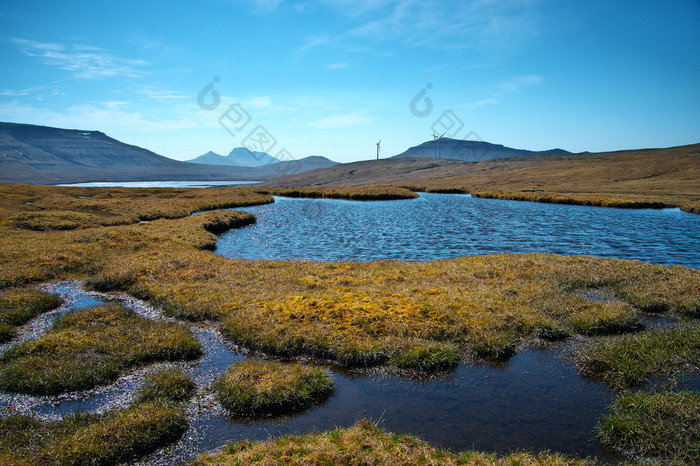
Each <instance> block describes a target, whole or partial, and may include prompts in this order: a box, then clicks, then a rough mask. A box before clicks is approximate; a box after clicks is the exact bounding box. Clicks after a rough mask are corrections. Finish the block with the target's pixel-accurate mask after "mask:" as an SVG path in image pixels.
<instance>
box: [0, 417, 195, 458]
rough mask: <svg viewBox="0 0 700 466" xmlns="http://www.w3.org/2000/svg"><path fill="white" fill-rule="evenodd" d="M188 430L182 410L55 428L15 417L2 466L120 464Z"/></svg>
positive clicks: (1, 426) (1, 448)
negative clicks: (22, 465) (3, 465)
mask: <svg viewBox="0 0 700 466" xmlns="http://www.w3.org/2000/svg"><path fill="white" fill-rule="evenodd" d="M186 429H187V420H186V417H185V414H184V412H183V411H182V410H181V409H180V408H177V407H174V406H170V405H164V404H159V403H139V404H135V405H133V406H131V407H129V408H125V409H121V410H117V411H111V412H108V413H105V414H101V415H89V414H75V415H71V416H69V417H67V418H65V419H64V420H62V421H55V422H44V421H38V420H34V419H32V418H29V417H27V416H20V415H9V416H5V417H2V418H0V460H1V461H2V464H8V465H12V464H32V465H34V464H45V465H87V464H90V465H111V464H118V463H122V462H129V461H132V460H135V459H138V458H139V457H141V456H143V455H146V454H148V453H151V452H153V451H155V450H156V449H158V448H160V447H162V446H165V445H167V444H169V443H171V442H173V441H175V440H177V439H178V438H179V437H180V436H181V435H182V434H183V433H184V432H185V430H186Z"/></svg>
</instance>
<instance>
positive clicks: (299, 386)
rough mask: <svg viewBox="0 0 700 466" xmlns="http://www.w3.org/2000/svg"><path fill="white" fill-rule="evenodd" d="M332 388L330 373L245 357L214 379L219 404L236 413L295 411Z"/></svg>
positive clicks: (309, 404) (313, 367) (256, 413)
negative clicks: (244, 359)
mask: <svg viewBox="0 0 700 466" xmlns="http://www.w3.org/2000/svg"><path fill="white" fill-rule="evenodd" d="M334 389H335V383H334V382H333V378H332V377H331V375H330V373H329V372H328V371H327V370H325V369H323V368H320V367H315V366H309V365H302V364H299V363H284V362H277V361H256V360H252V359H250V360H246V361H242V362H238V363H236V364H234V365H232V366H231V367H230V368H229V369H228V371H226V373H225V374H224V375H222V376H221V378H219V380H217V382H216V391H217V393H218V396H219V399H220V400H221V403H222V404H223V405H224V406H225V407H226V408H227V409H228V410H229V411H231V412H232V413H233V414H235V415H237V416H270V415H277V414H284V413H288V412H292V411H299V410H302V409H305V408H308V407H309V406H311V405H313V404H314V403H318V402H320V401H322V400H323V399H325V398H327V397H328V396H329V395H330V394H331V393H332V392H333V390H334Z"/></svg>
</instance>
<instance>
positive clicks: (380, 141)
mask: <svg viewBox="0 0 700 466" xmlns="http://www.w3.org/2000/svg"><path fill="white" fill-rule="evenodd" d="M381 143H382V140H381V139H380V140H379V142H378V143H377V160H379V144H381Z"/></svg>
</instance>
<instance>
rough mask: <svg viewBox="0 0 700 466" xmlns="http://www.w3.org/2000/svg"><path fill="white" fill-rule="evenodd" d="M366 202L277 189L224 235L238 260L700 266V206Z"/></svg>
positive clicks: (222, 246)
mask: <svg viewBox="0 0 700 466" xmlns="http://www.w3.org/2000/svg"><path fill="white" fill-rule="evenodd" d="M420 196H421V197H420V198H418V199H409V200H401V201H373V202H357V201H343V200H333V199H290V198H281V197H277V198H275V203H273V204H269V205H265V206H256V207H249V208H245V209H240V210H246V211H248V212H251V213H254V214H255V215H256V216H257V223H256V224H254V225H249V226H246V227H244V228H241V229H236V230H231V231H229V232H227V233H225V234H223V235H222V236H221V237H220V238H219V241H218V243H217V250H216V252H217V253H218V254H221V255H223V256H225V257H229V258H235V259H269V260H299V259H306V260H313V261H343V260H355V261H370V260H379V259H394V260H402V261H430V260H436V259H448V258H453V257H458V256H466V255H477V254H495V253H527V252H550V253H555V254H581V255H591V256H600V257H615V258H620V259H637V260H641V261H645V262H654V263H658V264H664V265H684V266H687V267H693V268H700V215H696V214H689V213H685V212H682V211H681V210H680V209H661V210H653V209H639V210H637V209H612V208H602V207H587V206H575V205H561V204H542V203H534V202H522V201H504V200H498V199H481V198H475V197H471V196H467V195H456V194H434V193H421V195H420Z"/></svg>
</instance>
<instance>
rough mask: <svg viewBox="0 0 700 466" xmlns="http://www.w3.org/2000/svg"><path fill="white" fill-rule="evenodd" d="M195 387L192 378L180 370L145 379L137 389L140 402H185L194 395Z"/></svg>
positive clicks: (158, 373)
mask: <svg viewBox="0 0 700 466" xmlns="http://www.w3.org/2000/svg"><path fill="white" fill-rule="evenodd" d="M196 388H197V385H196V384H195V383H194V380H193V379H192V377H190V376H189V375H187V374H186V373H185V371H183V370H181V369H166V370H162V371H158V372H156V373H155V374H151V375H149V376H148V377H146V382H145V383H144V384H143V386H142V387H141V388H140V389H139V392H138V394H137V399H138V400H140V401H175V402H179V401H187V400H189V399H190V397H191V396H192V395H193V394H194V392H195V390H196Z"/></svg>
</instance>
